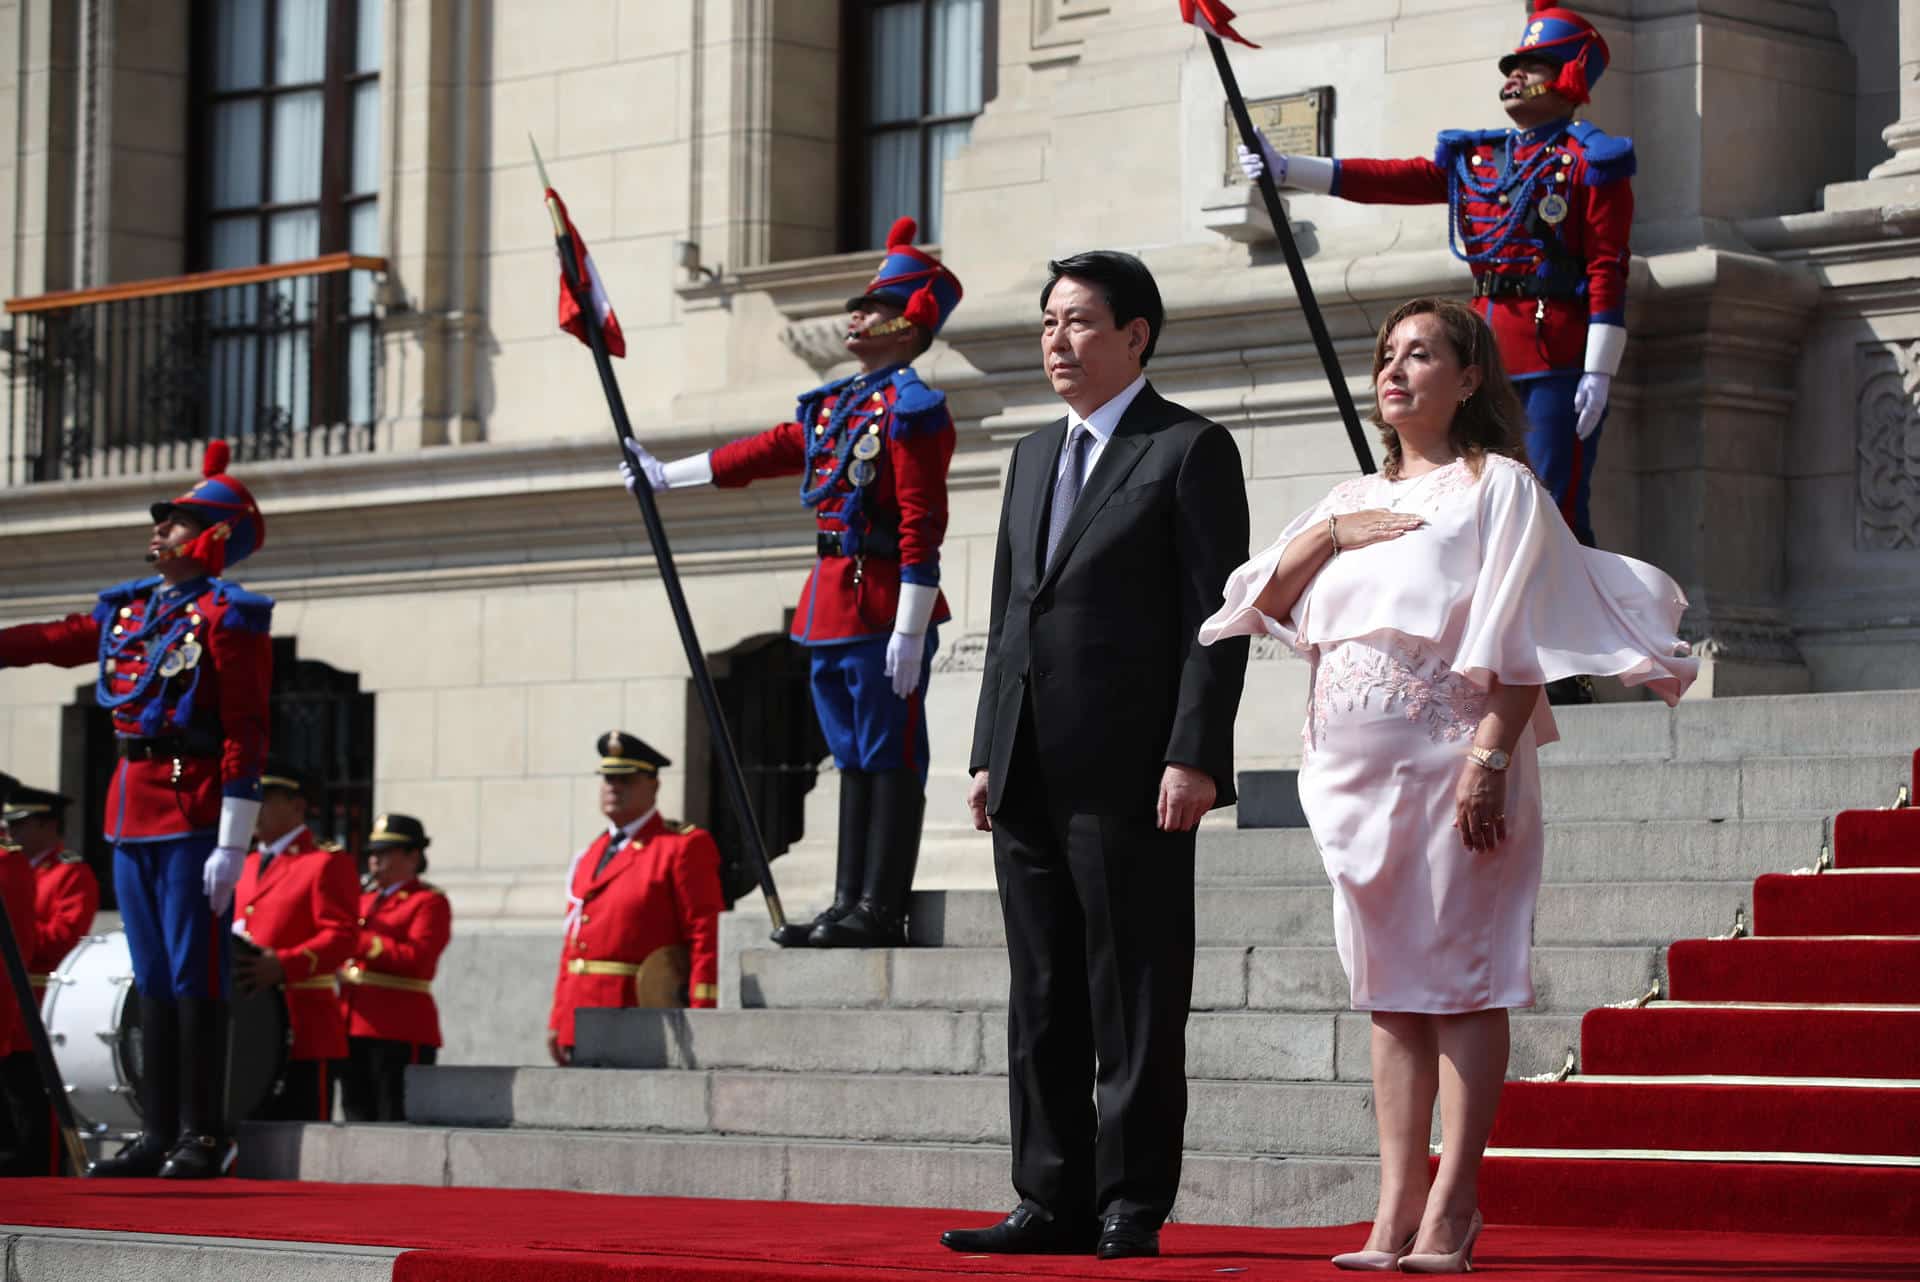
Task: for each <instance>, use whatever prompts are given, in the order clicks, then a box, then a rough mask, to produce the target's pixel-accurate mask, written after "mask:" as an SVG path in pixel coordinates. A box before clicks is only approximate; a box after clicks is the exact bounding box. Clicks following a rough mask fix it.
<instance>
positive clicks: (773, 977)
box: [242, 692, 1920, 1224]
mask: <svg viewBox="0 0 1920 1282" xmlns="http://www.w3.org/2000/svg"><path fill="white" fill-rule="evenodd" d="M1916 725H1920V692H1892V693H1871V694H1843V695H1805V696H1782V697H1773V698H1754V699H1732V700H1718V701H1702V702H1699V703H1688V704H1684V705H1683V706H1682V707H1680V708H1678V709H1674V710H1668V709H1666V708H1664V707H1661V706H1659V705H1657V704H1648V703H1632V704H1610V705H1599V706H1594V707H1589V708H1581V709H1573V710H1567V711H1565V712H1564V714H1563V715H1562V716H1561V726H1562V732H1563V735H1564V741H1563V742H1562V743H1560V744H1558V745H1555V746H1553V747H1552V748H1550V749H1548V750H1547V752H1546V753H1545V754H1544V756H1543V767H1542V772H1543V776H1544V788H1545V795H1546V802H1547V815H1548V820H1549V829H1548V832H1549V836H1548V846H1547V862H1546V877H1545V885H1544V887H1543V889H1542V891H1541V895H1540V903H1539V912H1538V916H1537V918H1536V921H1535V939H1536V943H1537V948H1536V952H1535V955H1534V974H1535V984H1536V988H1537V990H1538V998H1539V1000H1538V1004H1537V1005H1536V1006H1535V1008H1534V1009H1533V1010H1531V1011H1527V1012H1521V1013H1518V1014H1516V1015H1515V1017H1514V1021H1513V1027H1514V1055H1513V1063H1512V1072H1513V1074H1514V1075H1516V1076H1518V1075H1527V1074H1537V1073H1544V1072H1550V1071H1553V1070H1555V1069H1558V1068H1559V1067H1560V1066H1561V1065H1562V1063H1563V1062H1564V1061H1565V1059H1566V1057H1567V1054H1568V1051H1569V1050H1570V1049H1576V1048H1577V1043H1578V1040H1579V1022H1580V1016H1581V1015H1582V1013H1584V1012H1585V1011H1586V1010H1587V1009H1588V1008H1590V1007H1592V1006H1595V1005H1599V1004H1603V1003H1607V1002H1619V1001H1625V1000H1630V999H1633V998H1635V997H1639V996H1641V995H1643V994H1645V993H1646V991H1647V989H1648V988H1649V987H1650V985H1651V984H1652V983H1653V982H1654V981H1655V979H1656V978H1657V977H1659V970H1660V967H1661V966H1662V965H1663V950H1664V949H1665V946H1666V945H1667V944H1669V943H1670V942H1672V941H1673V940H1674V939H1677V938H1683V937H1689V936H1702V935H1709V934H1715V933H1720V932H1724V931H1726V930H1728V929H1729V928H1731V926H1732V925H1733V922H1734V919H1735V914H1736V912H1737V911H1740V910H1742V909H1744V908H1746V907H1747V906H1748V899H1749V896H1750V895H1751V893H1752V880H1753V878H1755V877H1756V876H1758V875H1760V874H1763V873H1767V872H1781V871H1787V870H1790V869H1793V868H1796V867H1801V866H1805V865H1809V864H1811V863H1813V861H1814V859H1815V858H1816V856H1817V854H1818V852H1819V849H1820V845H1821V841H1822V824H1823V818H1824V817H1825V816H1827V815H1829V814H1831V813H1832V812H1834V811H1836V810H1839V809H1842V808H1845V807H1848V806H1870V805H1878V804H1885V803H1887V802H1889V801H1891V799H1892V797H1893V793H1894V790H1895V788H1896V787H1897V786H1898V784H1899V783H1900V782H1901V781H1902V780H1903V779H1904V778H1905V777H1906V775H1907V772H1908V769H1909V764H1910V762H1909V754H1910V753H1911V752H1912V749H1913V745H1914V741H1915V738H1916V736H1915V730H1914V727H1915V726H1916ZM945 839H946V840H952V841H958V840H960V839H959V838H958V837H957V836H954V835H949V836H948V837H947V838H945ZM983 840H984V839H978V838H977V839H976V841H983ZM1198 876H1199V880H1200V886H1199V891H1198V896H1197V909H1198V911H1197V926H1198V934H1199V953H1198V965H1197V970H1196V978H1195V991H1194V1001H1193V1009H1194V1015H1193V1017H1192V1020H1191V1022H1190V1024H1189V1032H1188V1047H1189V1075H1190V1078H1191V1104H1190V1111H1189V1121H1188V1127H1187V1149H1188V1160H1187V1164H1186V1168H1185V1175H1184V1180H1183V1185H1182V1192H1181V1197H1180V1201H1179V1204H1178V1206H1177V1208H1176V1215H1177V1216H1178V1217H1179V1218H1181V1219H1185V1220H1191V1221H1209V1222H1216V1223H1263V1224H1265V1223H1270V1224H1283V1223H1284V1224H1310V1223H1336V1222H1346V1221H1352V1220H1356V1219H1364V1218H1366V1217H1367V1216H1369V1215H1370V1214H1371V1211H1372V1202H1373V1196H1374V1177H1373V1171H1372V1167H1371V1164H1370V1163H1371V1156H1372V1154H1373V1151H1374V1127H1373V1118H1372V1115H1371V1102H1370V1098H1369V1090H1368V1086H1367V1077H1368V1065H1367V1020H1366V1017H1365V1016H1364V1015H1359V1014H1355V1013H1352V1012H1349V1011H1347V1010H1346V1009H1345V1005H1346V981H1345V978H1344V976H1343V975H1342V974H1341V971H1340V967H1339V962H1338V960H1337V958H1336V957H1335V956H1334V953H1333V949H1332V946H1331V938H1332V936H1331V932H1332V913H1331V901H1330V892H1329V891H1328V889H1327V887H1326V884H1325V879H1324V877H1323V876H1322V874H1321V871H1320V867H1319V860H1318V856H1317V854H1316V852H1315V850H1314V847H1313V843H1312V840H1311V837H1310V836H1309V835H1308V834H1307V833H1306V832H1304V831H1301V830H1284V829H1275V830H1253V829H1247V830H1240V829H1234V828H1231V827H1220V826H1213V825H1211V824H1210V825H1209V826H1207V827H1206V828H1204V829H1203V831H1202V834H1201V838H1200V857H1199V869H1198ZM796 915H797V914H796ZM912 915H913V935H912V944H913V946H912V947H908V948H902V949H894V950H875V951H871V952H787V951H782V950H778V949H775V948H773V947H771V946H770V945H767V944H765V943H764V942H763V941H764V940H765V939H766V933H765V932H766V926H767V923H766V920H765V918H764V916H762V915H760V914H758V913H756V912H754V911H752V910H750V909H743V910H742V911H739V912H736V913H732V914H729V915H728V917H727V918H726V919H725V921H724V923H723V952H722V971H723V974H722V989H723V1004H724V1005H725V1007H727V1008H726V1009H721V1010H714V1011H605V1012H591V1013H586V1014H583V1015H582V1017H581V1023H580V1049H579V1057H580V1059H581V1061H582V1062H583V1063H584V1064H588V1065H592V1066H593V1067H585V1068H577V1069H571V1070H558V1069H541V1068H490V1067H441V1068H433V1069H416V1070H413V1071H412V1075H411V1076H410V1078H409V1087H408V1089H409V1112H410V1115H411V1119H412V1121H411V1124H410V1125H407V1126H384V1127H382V1126H287V1125H279V1126H257V1127H253V1128H250V1129H249V1132H248V1134H247V1136H246V1139H245V1143H244V1145H243V1159H242V1164H243V1173H246V1174H251V1175H255V1176H263V1177H296V1176H297V1177H301V1178H308V1179H327V1180H352V1181H363V1180H364V1181H375V1182H395V1181H399V1182H424V1183H435V1184H438V1183H449V1184H459V1185H504V1186H520V1187H557V1188H571V1189H584V1190H592V1191H605V1192H623V1193H635V1194H657V1195H680V1196H714V1197H752V1198H772V1199H783V1198H784V1199H794V1200H804V1201H825V1202H866V1203H889V1204H902V1205H929V1206H956V1207H975V1208H981V1209H985V1210H1003V1209H1004V1208H1005V1206H1006V1205H1009V1204H1010V1202H1011V1192H1010V1190H1009V1186H1008V1183H1007V1177H1008V1175H1007V1173H1008V1159H1007V1149H1006V1144H1007V1084H1006V1079H1005V1077H1004V1076H1003V1075H1002V1074H1003V1073H1004V1068H1005V1024H1004V1017H1003V1015H1002V1014H1001V1012H1002V1010H1003V1009H1004V1007H1005V1005H1006V993H1007V983H1008V980H1007V968H1006V960H1005V956H1004V952H1003V949H1002V942H1003V933H1002V924H1001V918H1000V912H999V907H998V903H997V900H996V898H995V896H994V894H993V892H992V891H990V890H977V889H955V890H945V891H933V892H925V893H921V894H917V895H916V896H915V900H914V904H913V914H912Z"/></svg>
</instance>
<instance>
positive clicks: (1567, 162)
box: [1560, 151, 1573, 165]
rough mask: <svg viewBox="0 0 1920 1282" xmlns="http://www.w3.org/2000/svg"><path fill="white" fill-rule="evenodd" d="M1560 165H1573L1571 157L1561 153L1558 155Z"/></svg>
mask: <svg viewBox="0 0 1920 1282" xmlns="http://www.w3.org/2000/svg"><path fill="white" fill-rule="evenodd" d="M1560 163H1561V164H1563V165H1571V164H1572V163H1573V157H1572V156H1570V155H1568V154H1567V153H1566V152H1564V151H1563V152H1561V153H1560Z"/></svg>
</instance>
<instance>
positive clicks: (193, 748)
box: [113, 735, 220, 761]
mask: <svg viewBox="0 0 1920 1282" xmlns="http://www.w3.org/2000/svg"><path fill="white" fill-rule="evenodd" d="M113 745H114V752H115V753H116V755H118V756H120V757H121V758H122V759H124V760H127V761H172V760H174V759H176V758H183V757H217V756H219V755H220V752H219V750H218V749H217V748H210V747H208V746H207V745H205V744H201V743H195V742H193V741H192V740H189V739H186V738H183V737H182V736H180V735H161V736H158V737H156V738H152V739H138V738H128V739H115V740H114V741H113Z"/></svg>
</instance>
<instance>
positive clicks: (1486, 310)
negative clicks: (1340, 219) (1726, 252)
mask: <svg viewBox="0 0 1920 1282" xmlns="http://www.w3.org/2000/svg"><path fill="white" fill-rule="evenodd" d="M1633 171H1634V157H1633V143H1632V141H1631V140H1630V139H1626V138H1613V137H1610V136H1608V135H1607V134H1604V133H1602V132H1601V131H1600V130H1599V129H1597V128H1595V127H1594V126H1593V125H1590V124H1587V123H1585V122H1584V121H1570V120H1563V121H1559V122H1557V123H1555V124H1551V125H1545V126H1542V127H1540V128H1538V129H1531V130H1526V131H1521V130H1514V129H1496V130H1487V131H1480V132H1471V131H1464V130H1448V131H1446V132H1444V133H1442V134H1441V135H1440V140H1439V146H1438V148H1437V149H1436V150H1435V152H1434V156H1433V158H1432V159H1431V160H1429V159H1427V158H1426V157H1416V158H1414V159H1410V160H1345V159H1343V160H1340V161H1337V162H1335V170H1334V185H1333V194H1334V195H1336V196H1339V197H1342V198H1343V199H1346V200H1352V201H1358V202H1360V203H1363V204H1380V205H1420V204H1442V203H1444V204H1446V205H1447V207H1448V216H1449V230H1450V232H1451V239H1452V243H1453V250H1454V253H1455V254H1456V255H1457V256H1458V257H1460V258H1462V259H1464V260H1466V262H1467V263H1468V264H1469V265H1470V266H1471V267H1472V269H1473V274H1474V282H1475V286H1474V293H1475V295H1476V300H1475V307H1476V309H1477V310H1478V311H1479V312H1480V314H1481V316H1483V317H1484V318H1485V319H1486V321H1487V324H1488V326H1489V327H1490V328H1491V329H1492V330H1493V334H1494V338H1495V340H1496V341H1497V342H1498V343H1499V344H1500V356H1501V358H1502V359H1503V360H1504V361H1505V362H1506V366H1507V372H1508V373H1509V374H1511V375H1512V376H1513V379H1514V382H1515V383H1516V384H1517V386H1518V389H1519V392H1520V395H1521V398H1522V399H1523V400H1524V401H1525V402H1526V406H1527V415H1528V418H1529V420H1530V422H1531V424H1532V431H1531V432H1529V434H1528V436H1527V454H1528V457H1529V458H1530V459H1531V460H1532V462H1533V465H1534V468H1535V470H1537V471H1538V472H1539V473H1540V476H1541V479H1542V480H1544V481H1545V482H1546V483H1547V486H1548V488H1549V489H1551V490H1552V491H1553V495H1554V498H1555V500H1556V501H1557V502H1558V503H1559V504H1560V510H1561V513H1562V514H1563V515H1564V516H1565V517H1566V518H1567V522H1568V524H1569V525H1571V526H1572V527H1573V529H1574V532H1575V533H1576V534H1578V535H1579V536H1580V537H1581V539H1582V540H1583V541H1586V542H1591V541H1592V530H1591V526H1590V522H1589V519H1588V515H1587V500H1588V495H1589V493H1590V491H1591V486H1592V476H1593V460H1594V457H1595V455H1596V452H1597V450H1598V448H1599V444H1600V431H1601V429H1595V430H1594V432H1593V433H1592V434H1591V435H1590V436H1588V437H1587V439H1586V440H1584V441H1582V440H1580V439H1579V436H1578V435H1577V434H1576V433H1575V431H1574V422H1575V419H1576V418H1577V417H1578V416H1577V415H1576V414H1575V412H1574V408H1573V394H1574V391H1575V390H1576V388H1577V387H1578V386H1579V383H1580V375H1581V374H1582V373H1583V372H1584V365H1583V361H1584V360H1585V356H1586V350H1587V328H1588V326H1589V325H1590V324H1603V325H1617V326H1622V327H1624V326H1625V324H1626V307H1627V264H1628V259H1629V256H1630V251H1629V249H1628V242H1629V237H1630V234H1631V231H1632V227H1633V184H1632V183H1631V181H1630V179H1631V177H1632V175H1633ZM1556 202H1558V203H1556ZM1543 206H1544V207H1545V210H1544V214H1543Z"/></svg>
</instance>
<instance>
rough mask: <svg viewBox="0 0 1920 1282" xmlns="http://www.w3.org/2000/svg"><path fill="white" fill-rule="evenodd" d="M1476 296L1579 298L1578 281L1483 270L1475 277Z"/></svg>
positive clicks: (1474, 289) (1474, 294) (1474, 290)
mask: <svg viewBox="0 0 1920 1282" xmlns="http://www.w3.org/2000/svg"><path fill="white" fill-rule="evenodd" d="M1473 296H1474V297H1475V298H1578V297H1579V296H1580V286H1579V284H1578V282H1575V283H1572V284H1568V283H1567V282H1564V281H1557V280H1548V279H1546V278H1544V277H1540V276H1503V275H1500V274H1498V273H1496V272H1483V273H1482V274H1480V275H1478V276H1475V277H1474V278H1473Z"/></svg>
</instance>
